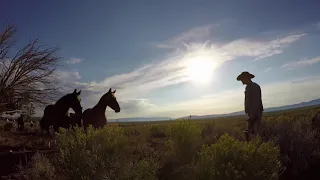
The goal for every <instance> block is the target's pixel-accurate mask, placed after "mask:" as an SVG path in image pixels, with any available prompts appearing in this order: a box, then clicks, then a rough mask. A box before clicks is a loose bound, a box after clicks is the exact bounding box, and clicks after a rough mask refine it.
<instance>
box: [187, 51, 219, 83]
mask: <svg viewBox="0 0 320 180" xmlns="http://www.w3.org/2000/svg"><path fill="white" fill-rule="evenodd" d="M214 68H215V63H214V62H213V61H212V60H209V59H206V58H202V57H201V58H200V57H199V58H194V59H192V60H190V62H189V63H188V67H187V73H188V75H189V77H190V79H191V80H192V81H193V82H195V83H209V82H210V80H211V79H212V74H213V70H214Z"/></svg>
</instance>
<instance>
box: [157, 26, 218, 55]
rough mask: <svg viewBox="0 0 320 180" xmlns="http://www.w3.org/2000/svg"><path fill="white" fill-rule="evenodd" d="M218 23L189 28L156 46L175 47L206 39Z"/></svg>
mask: <svg viewBox="0 0 320 180" xmlns="http://www.w3.org/2000/svg"><path fill="white" fill-rule="evenodd" d="M218 26H219V25H218V24H210V25H203V26H199V27H195V28H192V29H189V30H187V31H185V32H183V33H181V34H179V35H177V36H175V37H173V38H171V39H169V40H167V41H165V42H162V43H157V44H156V46H157V47H158V48H166V49H175V48H177V47H181V46H183V45H187V44H189V43H191V42H199V41H200V42H201V41H206V40H207V38H208V36H210V34H211V33H212V31H213V29H214V28H216V27H218Z"/></svg>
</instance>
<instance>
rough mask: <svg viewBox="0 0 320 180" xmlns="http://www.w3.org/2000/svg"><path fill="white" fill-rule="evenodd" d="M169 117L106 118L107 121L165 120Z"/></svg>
mask: <svg viewBox="0 0 320 180" xmlns="http://www.w3.org/2000/svg"><path fill="white" fill-rule="evenodd" d="M170 119H171V118H170V117H132V118H120V119H108V122H117V121H118V122H140V121H141V122H144V121H166V120H170Z"/></svg>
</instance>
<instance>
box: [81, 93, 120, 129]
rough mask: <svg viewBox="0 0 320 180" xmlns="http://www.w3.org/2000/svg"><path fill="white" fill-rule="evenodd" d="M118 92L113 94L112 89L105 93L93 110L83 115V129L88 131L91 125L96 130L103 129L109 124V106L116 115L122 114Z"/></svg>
mask: <svg viewBox="0 0 320 180" xmlns="http://www.w3.org/2000/svg"><path fill="white" fill-rule="evenodd" d="M115 93H116V90H114V91H113V92H112V91H111V88H110V89H109V91H108V92H107V93H105V94H104V95H103V96H102V97H101V98H100V100H99V102H98V104H96V105H95V106H94V107H93V108H88V109H86V110H85V111H84V112H83V114H82V120H83V127H84V129H85V131H86V129H87V127H89V125H92V126H93V127H94V128H102V127H104V126H105V125H106V124H107V118H106V115H105V111H106V108H107V106H109V107H110V108H111V109H113V110H114V111H115V112H116V113H118V112H120V106H119V104H118V101H117V98H116V97H115Z"/></svg>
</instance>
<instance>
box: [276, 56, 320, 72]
mask: <svg viewBox="0 0 320 180" xmlns="http://www.w3.org/2000/svg"><path fill="white" fill-rule="evenodd" d="M319 62H320V56H318V57H315V58H312V59H306V58H305V59H302V60H299V61H296V62H292V63H287V64H284V65H282V67H283V68H285V69H286V70H292V69H297V68H302V67H307V66H311V65H314V64H317V63H319Z"/></svg>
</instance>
